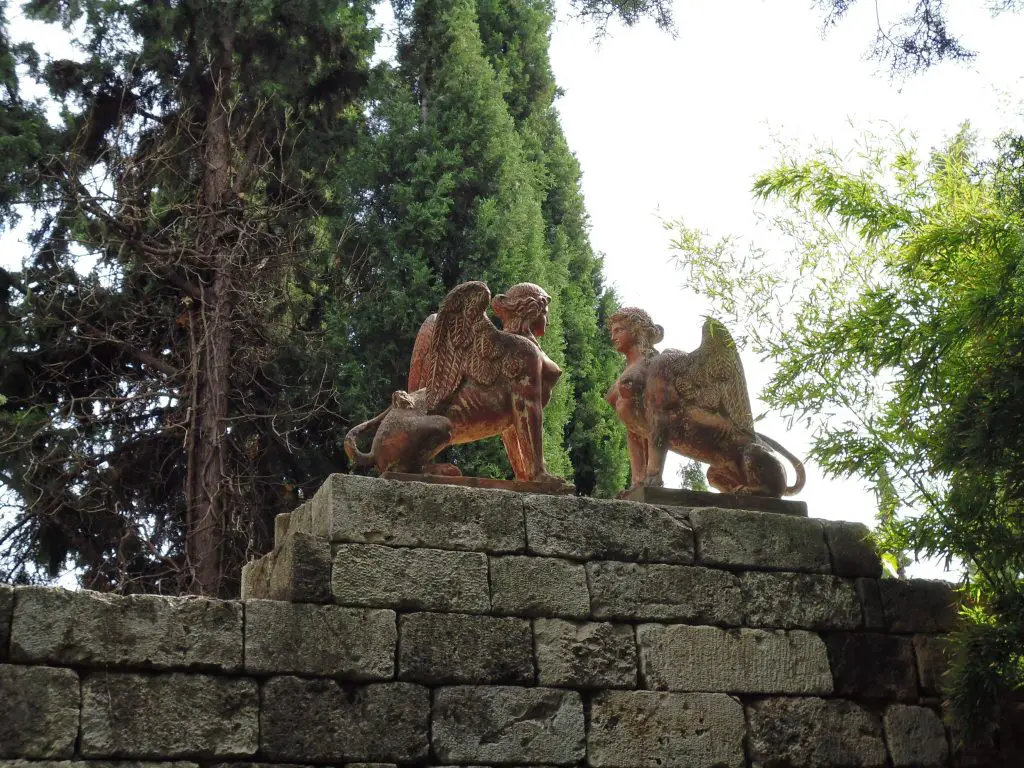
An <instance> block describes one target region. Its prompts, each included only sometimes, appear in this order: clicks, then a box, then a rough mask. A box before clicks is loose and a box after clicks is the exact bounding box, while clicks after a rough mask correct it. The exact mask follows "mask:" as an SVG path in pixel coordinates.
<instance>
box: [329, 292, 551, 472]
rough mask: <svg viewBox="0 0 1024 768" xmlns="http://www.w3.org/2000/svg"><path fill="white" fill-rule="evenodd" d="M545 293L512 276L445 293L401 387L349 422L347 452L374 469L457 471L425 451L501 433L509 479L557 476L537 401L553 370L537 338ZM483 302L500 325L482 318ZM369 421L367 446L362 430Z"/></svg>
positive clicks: (544, 396)
mask: <svg viewBox="0 0 1024 768" xmlns="http://www.w3.org/2000/svg"><path fill="white" fill-rule="evenodd" d="M550 301H551V299H550V297H549V296H548V295H547V293H545V292H544V290H543V289H542V288H540V287H539V286H536V285H533V284H532V283H520V284H519V285H515V286H513V287H512V288H510V289H509V291H508V293H507V294H502V295H499V296H496V297H495V298H494V302H493V303H491V293H490V291H489V290H488V289H487V286H486V285H484V284H483V283H481V282H469V283H462V284H461V285H457V286H456V287H455V288H453V289H452V290H451V291H450V292H449V293H448V295H447V296H446V297H445V299H444V301H443V302H442V304H441V308H440V309H439V310H438V312H437V314H436V315H431V316H430V317H428V318H427V319H426V321H425V322H424V323H423V326H422V327H421V328H420V331H419V333H418V335H417V337H416V344H415V346H414V348H413V355H412V362H411V365H410V370H409V391H408V392H405V391H401V390H400V391H398V392H395V393H394V394H393V395H392V398H391V407H390V408H388V409H387V410H385V411H383V412H382V413H380V414H378V415H377V416H375V417H374V418H373V419H371V420H370V421H367V422H364V423H362V424H359V425H358V426H356V427H353V428H352V429H351V430H349V432H348V434H347V435H346V436H345V452H346V453H347V454H348V457H349V459H350V460H351V461H352V462H353V463H355V464H356V465H359V466H374V467H376V468H377V470H378V471H380V472H385V471H387V470H396V471H399V472H412V473H420V472H428V473H435V474H449V475H457V474H460V473H459V470H458V469H457V468H456V467H454V466H453V465H451V464H432V463H430V462H431V460H432V459H433V458H434V456H436V455H437V454H438V453H439V452H440V451H441V450H442V449H444V448H445V447H446V446H448V445H456V444H460V443H469V442H473V441H475V440H482V439H483V438H486V437H491V436H492V435H498V434H500V435H501V437H502V440H503V442H504V444H505V449H506V451H507V452H508V457H509V462H510V463H511V465H512V470H513V472H514V473H515V476H516V479H517V480H528V481H535V482H545V483H554V484H558V485H561V484H563V483H564V482H565V481H564V480H562V479H561V478H558V477H555V476H553V475H550V474H548V472H547V470H546V468H545V465H544V447H543V408H544V406H545V405H546V404H547V402H548V400H549V399H550V397H551V389H552V387H554V385H555V383H556V382H557V381H558V378H559V377H560V376H561V373H562V371H561V369H560V368H559V367H558V366H557V365H556V364H555V363H554V362H553V361H552V360H551V359H549V358H548V356H547V355H545V354H544V352H543V351H542V350H541V348H540V346H539V345H538V343H537V339H536V337H537V336H542V335H543V334H544V331H545V330H546V328H547V316H548V304H549V303H550ZM488 304H491V306H492V308H493V309H494V311H495V314H497V315H498V317H499V318H500V319H501V321H502V324H503V325H504V327H505V330H501V331H499V330H498V329H497V328H496V327H495V326H494V324H493V323H492V322H491V320H490V318H488V317H487V307H488ZM370 430H374V437H373V441H372V445H371V448H370V452H369V453H365V452H363V451H362V450H360V449H359V440H360V438H361V436H362V435H363V434H364V433H366V432H369V431H370Z"/></svg>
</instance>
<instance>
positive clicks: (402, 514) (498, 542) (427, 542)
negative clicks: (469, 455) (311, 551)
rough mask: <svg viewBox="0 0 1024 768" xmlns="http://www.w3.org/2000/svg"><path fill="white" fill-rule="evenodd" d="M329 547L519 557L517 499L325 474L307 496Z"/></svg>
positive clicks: (522, 536) (522, 538) (521, 534)
mask: <svg viewBox="0 0 1024 768" xmlns="http://www.w3.org/2000/svg"><path fill="white" fill-rule="evenodd" d="M313 509H314V517H323V518H324V519H326V520H327V521H328V526H329V535H330V538H331V541H334V542H351V543H359V544H387V545H391V546H406V547H426V548H429V549H462V550H471V551H475V552H494V553H505V552H523V551H524V550H525V549H526V533H525V531H524V527H523V497H522V496H521V495H520V494H517V493H512V492H511V491H499V490H489V489H488V490H485V489H480V488H464V487H459V486H454V485H432V484H431V485H428V484H427V483H410V482H402V481H397V480H380V479H377V478H371V477H359V476H356V475H331V476H330V477H329V478H327V482H325V483H324V484H323V486H322V487H321V488H320V490H319V491H317V492H316V495H315V496H314V497H313Z"/></svg>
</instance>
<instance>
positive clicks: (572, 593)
mask: <svg viewBox="0 0 1024 768" xmlns="http://www.w3.org/2000/svg"><path fill="white" fill-rule="evenodd" d="M490 567H491V581H490V584H491V610H492V611H493V612H494V613H496V614H509V615H512V616H567V617H570V618H572V617H578V618H584V617H586V616H587V615H588V614H589V613H590V593H589V592H588V591H587V575H586V572H585V571H584V570H583V566H582V565H580V564H579V563H572V562H570V561H568V560H557V559H554V558H550V557H518V556H515V555H509V556H506V557H492V558H490Z"/></svg>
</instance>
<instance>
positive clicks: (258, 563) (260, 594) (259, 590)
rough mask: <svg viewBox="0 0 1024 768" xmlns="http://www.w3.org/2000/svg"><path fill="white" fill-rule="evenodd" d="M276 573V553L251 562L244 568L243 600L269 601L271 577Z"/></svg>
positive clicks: (270, 553) (269, 553)
mask: <svg viewBox="0 0 1024 768" xmlns="http://www.w3.org/2000/svg"><path fill="white" fill-rule="evenodd" d="M273 572H274V553H273V552H268V553H267V554H265V555H263V556H262V557H257V558H256V559H255V560H250V561H249V562H248V563H246V564H245V565H243V566H242V583H241V597H242V600H253V599H260V600H264V599H268V598H269V597H270V575H271V574H272V573H273Z"/></svg>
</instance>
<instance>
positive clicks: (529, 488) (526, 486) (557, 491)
mask: <svg viewBox="0 0 1024 768" xmlns="http://www.w3.org/2000/svg"><path fill="white" fill-rule="evenodd" d="M381 479H383V480H402V481H409V480H412V481H414V482H417V483H429V484H430V485H458V486H462V487H463V488H487V489H490V490H499V491H517V492H518V493H546V494H549V495H551V496H572V495H573V494H575V493H576V486H575V485H572V484H571V483H560V484H558V485H554V484H552V483H530V482H526V481H524V480H495V479H494V478H493V477H466V476H464V475H454V476H452V475H421V474H413V473H410V472H385V473H384V474H382V475H381ZM804 514H805V515H806V514H807V512H806V511H805V512H804Z"/></svg>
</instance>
